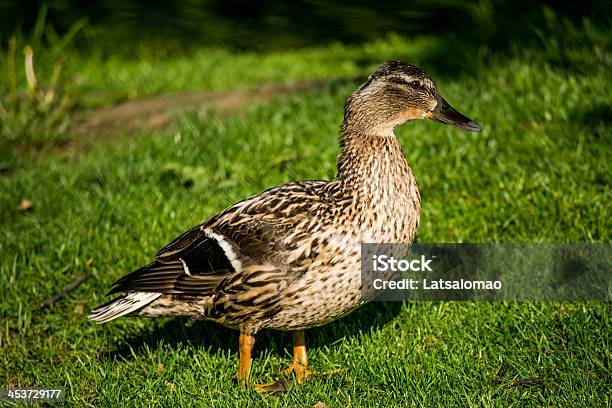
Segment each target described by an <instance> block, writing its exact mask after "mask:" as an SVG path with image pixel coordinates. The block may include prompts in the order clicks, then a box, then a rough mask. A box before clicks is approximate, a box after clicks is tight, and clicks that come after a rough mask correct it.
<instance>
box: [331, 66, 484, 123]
mask: <svg viewBox="0 0 612 408" xmlns="http://www.w3.org/2000/svg"><path fill="white" fill-rule="evenodd" d="M415 119H431V120H435V121H437V122H442V123H446V124H448V125H452V126H455V127H458V128H459V129H463V130H467V131H469V132H480V131H481V127H480V125H478V123H476V122H474V121H473V120H471V119H469V118H467V117H466V116H464V115H463V114H461V113H459V112H458V111H456V110H455V109H454V108H453V107H452V106H450V105H449V103H448V102H446V100H444V98H442V96H441V95H440V93H439V92H438V89H437V88H436V85H435V84H434V82H433V80H432V79H431V77H430V76H429V75H427V74H426V73H425V72H424V71H423V70H421V69H420V68H419V67H417V66H416V65H412V64H406V63H403V62H399V61H387V62H385V63H384V64H382V65H381V66H380V67H379V68H378V70H376V72H374V73H373V74H372V75H370V76H369V77H368V80H367V81H366V82H365V83H364V84H362V85H361V86H360V87H359V89H357V90H356V91H355V92H354V93H353V95H352V96H351V97H350V98H349V99H348V101H347V102H346V106H345V110H344V124H343V126H344V127H358V128H360V131H367V132H368V133H369V132H372V133H374V134H378V135H392V134H393V128H394V127H395V126H397V125H399V124H402V123H404V122H406V121H408V120H415ZM345 130H348V129H345Z"/></svg>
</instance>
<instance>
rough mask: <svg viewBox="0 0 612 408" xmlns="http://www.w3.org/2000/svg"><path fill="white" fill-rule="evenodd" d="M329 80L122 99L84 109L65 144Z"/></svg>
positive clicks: (166, 122) (222, 109) (161, 123)
mask: <svg viewBox="0 0 612 408" xmlns="http://www.w3.org/2000/svg"><path fill="white" fill-rule="evenodd" d="M329 83H330V82H329V81H324V80H310V81H300V82H294V83H286V84H284V83H280V84H266V85H261V86H259V87H257V88H255V89H253V90H236V91H206V92H189V93H182V94H175V95H163V96H158V97H152V98H144V99H140V100H135V101H130V102H125V103H123V104H121V105H118V106H115V107H112V108H105V109H100V110H96V111H92V112H86V113H83V114H81V115H80V116H77V117H76V120H75V125H74V126H73V128H72V131H71V132H70V133H71V136H73V137H71V139H72V140H71V141H70V142H69V143H68V144H67V145H66V146H64V147H65V148H68V149H69V150H70V149H75V148H76V147H78V146H83V145H87V144H88V142H91V141H93V140H95V139H99V138H105V139H106V138H111V137H115V136H117V135H125V134H129V133H136V132H135V131H136V130H138V131H140V133H142V131H143V130H145V131H151V130H153V129H156V128H163V127H166V126H169V125H170V124H171V120H172V117H173V116H176V115H177V114H181V113H184V112H187V111H190V110H198V109H203V108H204V111H206V110H208V109H211V110H214V111H217V112H232V111H237V110H239V109H241V108H243V107H244V106H245V105H247V104H250V103H254V102H261V101H265V100H269V99H272V98H276V97H281V96H285V95H290V94H293V93H295V92H300V91H309V90H316V89H320V88H322V87H323V86H325V85H326V84H329Z"/></svg>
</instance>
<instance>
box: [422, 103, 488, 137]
mask: <svg viewBox="0 0 612 408" xmlns="http://www.w3.org/2000/svg"><path fill="white" fill-rule="evenodd" d="M427 117H428V118H429V119H431V120H435V121H436V122H441V123H446V124H447V125H452V126H455V127H458V128H459V129H463V130H467V131H468V132H480V131H481V130H482V128H481V127H480V125H479V124H478V123H476V122H474V121H473V120H472V119H470V118H468V117H466V116H464V115H463V114H461V113H459V112H457V111H456V110H455V108H453V107H452V106H450V105H449V104H448V102H446V101H445V100H444V99H443V98H440V100H439V101H438V105H436V107H435V109H434V110H432V111H431V112H429V113H428V114H427Z"/></svg>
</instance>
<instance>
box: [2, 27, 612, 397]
mask: <svg viewBox="0 0 612 408" xmlns="http://www.w3.org/2000/svg"><path fill="white" fill-rule="evenodd" d="M593 30H594V29H593ZM609 38H610V32H609V31H607V32H598V31H596V30H595V31H591V32H590V33H589V32H583V31H581V30H578V31H576V32H574V33H573V36H572V37H571V41H567V40H566V41H565V42H562V41H561V40H560V37H559V38H557V37H555V38H551V39H549V40H547V41H546V42H545V43H544V44H543V45H542V46H541V47H540V48H537V47H531V48H530V47H527V48H525V47H522V48H521V47H518V45H517V46H516V47H513V48H512V49H510V50H506V51H504V52H495V51H492V50H489V49H481V50H480V51H479V50H478V49H474V50H473V51H474V54H472V55H471V56H470V58H469V59H470V60H471V62H470V63H469V64H467V63H466V64H465V66H463V65H462V66H460V67H458V68H453V69H449V68H447V67H448V66H449V65H447V64H445V63H441V62H436V61H437V60H436V59H433V58H432V56H433V55H434V53H433V52H432V51H431V48H430V47H429V46H431V47H434V46H440V44H439V43H437V42H435V41H434V40H431V39H419V40H417V41H414V42H413V41H409V40H405V39H399V38H395V37H393V38H391V39H389V40H387V41H382V40H381V41H380V42H378V43H376V44H377V45H376V47H375V49H374V50H373V51H371V53H370V54H367V49H368V47H370V45H365V46H364V47H362V48H355V49H354V50H353V51H350V52H349V51H346V50H345V49H344V48H342V47H340V46H332V47H330V48H328V49H325V48H322V49H320V50H318V51H316V52H315V54H317V53H318V54H317V55H319V57H317V58H319V59H316V58H315V59H314V60H313V59H312V58H313V57H312V55H313V54H312V53H313V51H309V50H307V51H304V52H303V53H302V52H300V51H294V52H289V53H286V54H283V53H278V54H269V55H262V56H260V55H257V54H252V55H247V56H245V55H238V56H235V55H233V54H229V53H226V52H222V51H219V52H218V53H217V54H215V53H213V54H212V55H211V57H210V59H211V61H216V63H214V64H213V63H211V65H210V66H211V67H212V68H210V69H208V68H194V67H191V66H190V65H189V60H188V59H185V61H184V62H183V63H179V62H176V63H170V62H168V64H167V65H163V64H162V65H159V66H157V65H155V66H151V67H150V68H149V69H148V70H143V69H142V67H143V66H144V65H143V64H146V61H134V62H129V61H128V62H122V61H120V60H116V61H114V62H113V61H110V62H106V63H108V64H110V65H108V67H112V69H113V70H115V69H117V70H123V72H126V73H130V74H126V75H127V77H126V78H129V76H130V75H132V76H133V78H131V79H130V80H128V79H126V80H125V83H126V84H127V83H128V82H129V84H130V85H129V86H128V88H129V87H130V86H132V87H133V89H134V90H133V93H132V94H130V92H132V91H130V90H129V89H123V87H122V85H121V84H122V82H121V81H123V80H121V79H119V80H117V82H116V83H115V85H112V84H111V85H109V87H110V88H112V86H117V89H122V90H121V92H125V93H124V94H123V95H124V96H122V97H117V98H116V99H117V100H118V99H121V98H124V97H126V98H129V97H131V96H140V95H146V94H155V93H159V92H166V91H179V90H183V89H191V88H190V87H191V85H190V84H191V83H190V82H189V81H190V80H191V78H190V77H189V76H190V75H191V74H192V73H193V72H195V71H197V70H199V69H201V70H202V71H201V73H200V74H199V75H200V78H201V80H199V82H198V80H194V82H193V86H194V87H196V86H202V87H206V85H205V83H206V81H207V80H208V79H206V78H208V76H207V74H206V73H207V72H212V73H211V74H210V75H211V78H219V79H218V80H215V81H212V80H211V82H210V85H209V86H210V87H215V86H220V87H232V86H233V85H234V84H235V85H236V86H237V87H240V86H247V85H249V84H252V83H255V82H257V81H260V80H271V79H281V78H282V79H298V78H304V77H311V74H312V76H315V74H316V76H319V75H320V76H323V77H327V76H328V75H329V76H333V75H331V67H332V66H334V67H337V69H336V70H335V72H336V73H338V76H340V77H341V76H351V75H353V74H357V73H361V72H363V71H364V70H366V69H368V70H369V69H371V66H372V64H373V61H374V60H378V61H379V62H381V61H382V60H384V59H387V58H389V57H392V56H396V57H401V58H402V59H405V60H412V61H415V60H417V61H419V62H420V63H421V65H422V66H423V67H424V68H425V69H427V70H428V71H429V72H431V73H432V75H433V76H434V79H436V81H437V83H438V86H439V88H440V90H441V92H442V93H443V95H444V96H445V97H446V98H447V99H448V100H449V101H450V102H451V103H452V104H453V105H454V106H455V107H456V108H457V109H459V110H460V111H462V112H464V113H466V114H468V116H470V117H471V118H473V119H475V120H477V121H478V122H479V123H480V124H481V125H482V126H483V128H484V131H483V132H482V133H481V134H470V133H463V132H461V131H459V130H457V129H454V128H451V127H447V126H444V125H440V124H437V123H433V122H419V123H410V124H407V125H404V126H403V127H401V128H399V129H397V134H398V136H399V138H400V139H401V141H402V143H403V145H404V149H405V153H406V155H407V157H408V161H409V163H410V165H411V166H412V168H413V170H414V172H415V174H416V177H417V180H418V182H419V186H420V188H421V193H422V201H423V215H422V224H421V229H420V232H419V235H418V239H419V241H421V242H610V231H611V228H610V227H611V222H610V212H611V211H610V210H611V208H610V206H611V204H610V203H611V202H612V191H611V180H610V174H612V165H611V164H610V163H612V154H611V153H612V152H611V150H610V145H611V142H612V124H611V123H610V117H611V115H610V104H609V98H610V97H609V95H610V93H611V92H612V88H611V83H612V82H611V81H610V75H609V72H610V55H609V51H608V50H609V49H610V48H609V47H607V45H608V44H609ZM436 41H437V40H436ZM559 43H562V44H563V46H559ZM426 45H429V46H426ZM606 47H607V48H606ZM338 50H340V51H338ZM342 50H345V51H342ZM364 50H365V51H364ZM207 52H208V51H206V50H203V51H202V54H201V58H202V60H204V59H206V55H208V54H207ZM345 52H346V54H343V53H345ZM326 53H329V55H330V58H329V61H328V62H324V61H323V60H324V59H325V58H324V57H325V55H326ZM361 53H365V54H367V55H368V56H367V58H366V61H365V62H360V60H359V59H358V57H357V55H358V54H361ZM333 56H336V57H335V58H337V60H335V59H334V57H333ZM198 58H200V57H198V56H195V57H194V60H193V61H195V62H197V61H199V59H198ZM244 58H246V59H244ZM302 58H303V59H302ZM344 58H346V59H347V61H345V62H344V64H346V65H342V63H340V65H334V64H337V63H338V62H342V61H343V59H344ZM92 61H93V62H91V64H96V60H95V59H93V60H92ZM237 61H239V62H240V63H239V64H237ZM317 61H319V62H321V63H323V64H325V63H329V65H327V67H328V68H329V70H326V69H328V68H326V69H323V68H320V67H316V68H312V66H313V65H317ZM455 61H456V60H455ZM449 64H450V66H453V65H452V61H449ZM289 65H291V66H293V65H297V66H295V67H294V70H293V71H290V73H289V74H288V76H287V77H284V76H282V75H280V73H282V70H283V69H286V68H287V66H289ZM194 66H195V65H194ZM213 66H214V67H213ZM222 66H227V67H233V68H234V71H232V70H229V71H225V72H226V74H224V73H223V72H224V71H223V70H222V69H221V68H219V67H222ZM260 66H261V67H262V71H260V70H259V67H260ZM106 67H107V66H106V65H104V63H100V64H98V68H99V70H100V72H99V73H97V74H96V72H97V71H96V69H94V67H93V66H92V67H90V68H87V67H85V68H84V72H86V73H87V72H91V75H94V74H95V75H98V79H96V80H95V81H93V82H94V83H97V84H98V85H96V86H95V87H94V88H95V90H96V91H98V90H100V89H101V88H102V87H106V85H107V83H105V82H104V80H103V77H109V76H108V75H105V69H106ZM266 67H267V68H266ZM271 67H278V71H274V70H273V69H272V68H271ZM343 67H345V68H343ZM346 67H348V68H346ZM240 68H242V69H240ZM246 68H248V69H249V70H250V71H249V73H245V71H244V69H246ZM216 70H219V71H216ZM251 71H252V72H251ZM168 72H172V73H173V74H172V75H170V74H168ZM266 72H267V74H266ZM166 74H167V75H166ZM87 75H89V74H87ZM215 75H216V76H215ZM225 75H227V76H225ZM249 75H252V76H249ZM173 77H176V78H177V79H176V81H166V80H165V79H164V78H166V79H167V78H173ZM238 77H240V78H241V79H240V80H239V78H238ZM119 78H121V76H120V75H119ZM108 81H113V80H111V79H108ZM108 84H110V82H109V83H108ZM356 85H357V84H356V83H351V82H349V83H344V84H340V85H332V86H329V87H327V88H326V89H324V90H322V91H320V92H311V93H306V94H303V95H298V96H295V97H292V98H291V99H289V100H284V101H273V102H269V103H266V104H262V105H259V106H252V107H249V108H248V109H246V110H245V111H243V112H240V113H238V114H234V115H231V116H223V115H213V116H210V117H207V118H205V119H202V118H200V117H199V116H198V115H197V114H195V113H194V114H190V115H186V116H183V117H181V118H178V119H177V126H176V129H175V130H172V131H160V132H156V133H154V134H152V135H148V136H147V137H133V138H131V137H125V138H117V139H115V140H114V142H113V143H99V144H97V145H95V146H94V147H92V148H91V149H89V150H87V151H81V152H77V153H76V154H74V155H69V156H58V155H53V154H50V155H47V156H40V155H39V156H29V155H22V156H19V157H13V158H12V161H11V163H12V164H11V167H10V168H9V169H8V170H7V171H6V172H5V174H3V175H2V176H0V214H1V217H2V229H0V297H1V298H2V303H1V304H0V384H4V385H8V384H12V385H17V384H18V385H22V386H27V385H30V386H54V385H61V386H65V387H66V388H67V391H68V399H67V402H66V404H65V405H74V406H96V407H98V406H134V407H141V406H164V407H166V406H259V405H271V406H306V407H311V406H313V405H314V404H315V403H317V402H322V403H324V404H325V405H326V406H329V407H346V406H357V407H361V406H406V405H408V406H411V405H413V406H436V405H439V406H453V405H459V406H499V407H506V406H609V405H610V404H611V403H612V401H611V399H612V398H611V396H610V375H609V370H610V358H611V353H610V349H611V347H610V333H611V332H612V328H611V327H610V326H611V324H610V315H609V312H610V305H609V304H606V303H486V302H477V303H470V302H422V303H404V304H400V303H394V304H371V305H368V306H366V307H364V308H362V309H360V310H358V311H357V312H355V313H353V314H352V315H350V316H348V317H346V318H344V319H341V320H339V321H338V322H335V323H333V324H331V325H328V326H325V327H322V328H319V329H315V330H312V331H310V332H309V333H307V341H308V342H309V345H310V355H309V357H310V362H311V364H312V366H313V368H314V369H315V370H317V371H321V372H325V371H328V370H333V369H337V368H345V369H346V371H344V372H341V373H339V374H337V375H334V376H331V377H320V378H317V379H316V380H315V381H314V382H312V383H308V384H306V385H305V386H303V387H296V388H293V389H291V391H290V392H288V393H287V394H284V395H281V396H277V397H262V396H259V395H257V394H255V393H254V392H248V391H243V390H241V389H240V388H239V387H237V386H235V385H233V384H232V382H231V377H232V375H233V374H234V372H235V369H236V364H237V356H236V354H237V353H236V351H237V350H236V348H237V335H236V334H235V333H234V332H232V331H230V330H228V329H224V328H222V327H219V326H217V325H214V324H212V323H206V322H202V323H196V324H195V325H194V326H193V327H185V326H184V325H183V324H182V322H181V321H175V320H158V321H153V320H143V319H121V320H118V321H115V322H112V323H110V324H107V325H103V326H98V325H95V324H93V323H91V322H88V321H87V320H86V314H87V312H88V311H89V310H90V309H91V308H92V307H94V306H96V305H98V304H100V303H101V302H103V301H105V300H106V299H107V298H106V297H105V296H104V294H105V293H106V291H107V290H108V288H109V285H110V283H111V282H112V281H113V280H114V279H116V278H118V277H120V276H121V275H123V274H124V273H126V272H128V271H131V270H133V269H134V268H136V267H138V266H140V265H142V264H143V263H145V262H147V261H149V260H150V259H151V256H152V254H153V253H154V252H155V250H156V249H158V248H159V247H160V246H162V245H163V244H165V243H166V242H167V241H169V240H170V239H172V238H174V237H175V236H176V235H177V234H179V233H180V232H182V231H184V230H185V229H187V228H189V227H191V226H193V225H195V224H197V223H199V222H200V221H202V220H204V219H206V218H208V217H210V216H212V215H214V214H215V213H217V212H218V211H220V210H222V209H223V208H225V207H226V206H227V205H228V204H230V203H232V202H235V201H237V200H240V199H242V198H244V197H246V196H248V195H251V194H254V193H257V192H259V191H261V190H263V189H265V188H268V187H271V186H274V185H278V184H282V183H285V182H289V181H294V180H300V179H320V178H331V177H333V176H334V173H335V158H336V156H337V154H338V147H337V133H338V126H339V123H340V121H341V119H342V108H343V103H344V101H345V99H346V97H347V96H348V95H349V94H350V93H351V92H352V91H353V90H354V88H355V86H356ZM98 86H99V87H100V88H98ZM106 91H108V90H105V91H104V92H106ZM109 92H111V93H113V92H114V91H112V90H111V91H109ZM77 94H79V93H77ZM93 94H95V92H94V93H89V91H87V90H86V89H85V90H83V91H82V93H80V94H79V95H84V98H85V97H86V95H93ZM102 100H103V101H104V100H106V102H100V103H101V104H106V103H110V102H109V101H111V100H115V98H114V97H113V98H108V99H104V98H102ZM88 104H89V102H88ZM91 105H96V103H95V102H91ZM187 186H189V188H188V187H187ZM21 199H29V200H31V202H32V203H33V207H32V209H30V210H29V211H25V212H19V211H17V206H18V203H19V201H20V200H21ZM89 257H93V264H92V265H91V266H89V267H88V266H87V265H86V263H87V260H88V258H89ZM85 272H90V273H92V275H93V277H92V278H91V279H89V280H88V281H86V282H85V283H84V284H83V285H82V286H80V287H79V288H78V289H77V290H75V291H73V292H72V293H70V294H69V295H68V296H67V297H66V298H65V299H63V300H61V301H60V302H59V303H58V304H57V305H56V306H55V307H54V308H53V309H45V310H41V309H40V308H39V306H38V305H39V303H40V302H42V301H43V300H45V299H47V298H49V297H51V296H52V295H53V294H55V293H57V292H59V291H60V290H61V288H62V287H63V286H64V285H66V284H68V283H70V282H71V281H72V279H73V278H74V276H76V275H79V274H82V273H85ZM289 349H290V336H289V335H287V334H283V333H278V332H264V333H262V334H261V335H260V336H258V339H257V344H256V353H257V355H256V360H255V364H254V377H255V380H256V381H259V382H266V381H271V380H273V379H274V378H275V376H276V375H277V372H278V371H280V370H281V369H282V368H284V366H286V365H287V364H288V363H289V361H290V357H289ZM533 378H537V379H538V380H539V383H537V384H535V385H533V386H531V387H528V386H511V385H510V384H511V383H512V381H515V380H522V379H533Z"/></svg>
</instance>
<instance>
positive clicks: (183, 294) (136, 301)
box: [89, 61, 481, 391]
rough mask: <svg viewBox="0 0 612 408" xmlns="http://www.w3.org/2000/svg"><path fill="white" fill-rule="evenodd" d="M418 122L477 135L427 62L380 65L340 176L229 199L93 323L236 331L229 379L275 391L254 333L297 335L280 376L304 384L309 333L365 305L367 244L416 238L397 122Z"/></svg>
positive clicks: (131, 278) (412, 194)
mask: <svg viewBox="0 0 612 408" xmlns="http://www.w3.org/2000/svg"><path fill="white" fill-rule="evenodd" d="M419 119H430V120H433V121H437V122H441V123H444V124H448V125H452V126H455V127H457V128H459V129H461V130H464V131H469V132H480V131H481V127H480V125H478V124H477V123H476V122H474V121H473V120H471V119H469V118H467V117H466V116H464V115H463V114H461V113H460V112H458V111H457V110H455V109H454V108H453V107H452V106H451V105H450V104H449V103H448V102H447V101H446V100H445V99H444V98H443V97H442V96H441V95H440V93H439V92H438V89H437V87H436V85H435V84H434V82H433V80H432V79H431V77H430V76H429V75H428V74H427V73H425V72H424V71H423V70H422V69H420V68H419V67H417V66H416V65H413V64H409V63H404V62H401V61H387V62H385V63H383V64H382V65H380V66H379V67H378V69H377V70H376V71H375V72H374V73H372V74H371V75H370V76H369V77H368V78H367V80H366V81H365V82H364V83H363V84H361V85H360V86H359V87H358V88H357V90H355V91H354V92H353V94H352V95H351V96H350V97H349V98H348V99H347V101H346V104H345V106H344V119H343V121H342V124H341V126H340V151H341V152H340V155H339V156H338V160H337V175H336V177H335V178H334V179H332V180H310V181H298V182H293V183H289V184H285V185H281V186H278V187H274V188H270V189H268V190H266V191H264V192H262V193H260V194H257V195H254V196H252V197H249V198H246V199H245V200H242V201H240V202H237V203H235V204H233V205H231V206H229V207H228V208H227V209H225V210H223V211H222V212H220V213H219V214H217V215H215V216H213V217H212V218H210V219H208V220H207V221H205V222H203V223H201V224H200V225H197V226H195V227H193V228H191V229H189V230H188V231H186V232H185V233H183V234H182V235H180V236H178V237H177V238H176V239H174V240H173V241H171V242H170V243H169V244H167V245H166V246H164V247H163V248H162V249H160V250H159V251H158V252H157V253H156V255H155V258H154V260H153V261H152V262H151V263H149V264H148V265H145V266H143V267H141V268H139V269H137V270H135V271H134V272H132V273H129V274H128V275H126V276H124V277H122V278H120V279H119V280H117V281H116V282H114V284H113V285H112V287H111V290H110V292H109V295H110V294H117V297H115V298H114V299H112V300H110V301H109V302H108V303H105V304H103V305H101V306H99V307H97V308H95V309H94V310H92V312H91V314H90V315H89V319H90V320H93V321H96V322H99V323H105V322H109V321H111V320H114V319H116V318H119V317H122V316H140V317H149V318H157V317H187V318H190V319H194V320H200V319H205V320H212V321H214V322H217V323H219V324H221V325H224V326H227V327H230V328H233V329H236V330H237V331H238V332H239V336H238V346H239V347H238V354H239V361H238V369H237V373H236V375H235V377H234V378H235V379H236V380H237V381H238V382H239V383H241V384H242V385H243V386H245V387H249V386H251V385H253V386H254V387H256V389H257V390H258V391H267V390H269V389H271V388H272V387H273V386H272V385H265V384H264V385H257V384H252V381H251V380H252V379H251V366H252V351H253V347H254V344H255V336H256V334H257V333H258V332H260V331H261V330H263V329H273V330H281V331H290V332H292V339H293V361H292V363H291V364H290V366H289V368H288V369H287V370H285V372H284V373H285V374H286V375H287V376H288V377H291V378H293V379H294V380H295V381H296V382H297V383H303V382H304V381H306V380H307V379H309V378H310V377H311V376H312V375H313V371H311V370H310V368H309V365H308V357H307V351H306V342H305V334H304V331H305V330H306V329H310V328H313V327H316V326H321V325H325V324H328V323H330V322H332V321H334V320H336V319H338V318H340V317H342V316H345V315H347V314H349V313H350V312H351V311H353V310H355V309H356V308H358V307H359V306H361V305H363V304H364V303H367V301H368V298H367V297H364V296H363V294H364V292H365V288H363V287H362V286H363V285H362V279H361V277H360V263H361V244H362V243H368V242H372V243H403V244H410V243H412V242H413V241H414V240H415V237H416V233H417V231H418V228H419V218H420V212H421V199H420V194H419V190H418V186H417V183H416V179H415V176H414V175H413V172H412V170H411V168H410V167H409V165H408V162H407V160H406V158H405V156H404V154H403V151H402V146H401V144H400V142H399V140H398V138H397V137H396V136H395V134H394V128H395V127H396V126H398V125H401V124H403V123H405V122H410V121H413V120H419ZM277 386H278V382H277V384H276V385H275V386H274V387H276V388H278V387H277Z"/></svg>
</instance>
